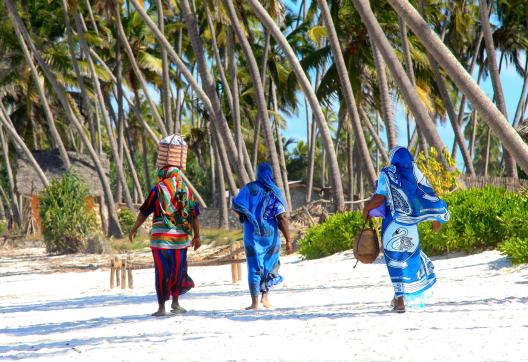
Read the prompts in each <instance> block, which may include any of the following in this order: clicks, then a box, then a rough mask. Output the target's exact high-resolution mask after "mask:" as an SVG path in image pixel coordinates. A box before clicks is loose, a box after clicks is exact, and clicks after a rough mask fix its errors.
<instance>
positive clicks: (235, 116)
mask: <svg viewBox="0 0 528 362" xmlns="http://www.w3.org/2000/svg"><path fill="white" fill-rule="evenodd" d="M234 47H235V40H234V36H233V32H232V31H231V29H230V28H228V29H227V68H228V71H229V76H230V77H231V87H230V88H231V90H232V93H231V119H232V120H233V124H234V126H235V144H236V146H237V155H238V158H239V159H242V158H243V157H244V156H243V154H242V144H243V143H244V139H243V138H242V125H241V124H240V97H239V92H238V79H237V74H236V65H235V50H234ZM220 64H221V63H220ZM228 87H229V86H228Z"/></svg>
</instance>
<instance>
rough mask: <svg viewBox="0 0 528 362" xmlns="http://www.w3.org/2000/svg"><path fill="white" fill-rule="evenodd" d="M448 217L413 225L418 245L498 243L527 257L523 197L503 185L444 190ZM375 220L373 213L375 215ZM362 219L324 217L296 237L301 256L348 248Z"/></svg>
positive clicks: (438, 248) (517, 259) (439, 249)
mask: <svg viewBox="0 0 528 362" xmlns="http://www.w3.org/2000/svg"><path fill="white" fill-rule="evenodd" d="M443 198H444V200H445V201H446V202H447V204H448V205H449V211H450V213H451V219H450V220H449V222H447V223H446V224H444V226H443V227H442V230H441V231H440V232H439V233H435V232H433V231H432V228H431V223H423V224H420V225H419V230H420V243H421V247H422V249H423V250H424V251H425V252H426V253H427V254H430V255H440V254H445V253H449V252H454V251H464V252H475V251H479V250H485V249H494V248H498V249H499V250H500V251H501V252H502V253H504V254H505V255H508V256H510V257H511V258H512V260H513V262H514V263H523V262H528V197H526V196H523V195H520V194H517V193H513V192H508V191H506V190H504V189H498V188H493V187H487V188H484V189H470V190H460V191H456V192H452V193H450V194H448V195H445V196H444V197H443ZM376 220H379V219H376ZM362 226H363V219H362V216H361V213H359V212H346V213H342V214H336V215H333V216H331V217H329V218H328V219H327V220H326V222H325V223H323V224H321V225H316V226H314V227H312V228H311V229H309V230H308V232H307V233H306V235H305V236H304V237H303V238H302V239H301V240H300V241H299V251H300V253H301V254H302V255H303V256H305V257H306V258H307V259H315V258H321V257H324V256H328V255H331V254H333V253H336V252H339V251H344V250H348V249H351V248H352V246H353V243H354V237H355V235H356V234H357V233H358V232H359V231H360V230H361V227H362Z"/></svg>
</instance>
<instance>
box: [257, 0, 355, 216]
mask: <svg viewBox="0 0 528 362" xmlns="http://www.w3.org/2000/svg"><path fill="white" fill-rule="evenodd" d="M248 3H249V5H250V6H251V8H252V9H253V11H254V13H255V14H256V15H257V17H258V18H259V19H260V20H261V21H262V22H263V23H264V25H265V26H266V28H267V29H268V30H269V31H270V33H271V35H272V36H273V38H274V39H275V41H276V42H277V43H278V44H279V46H280V47H281V49H282V50H283V51H284V53H285V56H286V58H287V59H288V61H289V63H290V65H291V67H292V70H293V72H294V73H295V76H296V78H297V79H298V81H299V83H300V85H301V88H302V90H303V93H304V94H305V96H306V97H307V98H308V100H309V102H310V106H311V107H312V111H313V113H314V115H315V119H316V120H317V123H318V126H319V130H320V132H321V138H322V142H323V145H324V147H325V150H326V152H327V154H328V159H329V166H330V177H331V182H332V187H333V197H334V206H335V208H336V210H338V211H341V210H344V208H345V197H344V193H343V184H342V182H341V172H340V170H339V164H338V162H337V157H336V154H335V149H334V146H333V142H332V137H331V136H330V130H329V128H328V124H327V123H326V119H325V117H324V115H323V112H322V110H321V107H320V105H319V101H318V100H317V97H316V95H315V92H314V90H313V88H312V87H311V85H310V81H309V80H308V77H307V76H306V74H305V73H304V70H303V68H302V67H301V64H300V62H299V60H298V59H297V56H296V55H295V52H294V51H293V49H292V48H291V46H290V44H289V43H288V41H287V40H286V38H285V36H284V34H283V33H282V31H281V30H280V29H279V27H278V26H277V24H275V22H274V21H273V19H272V18H271V17H270V16H269V14H268V12H267V11H266V9H264V7H263V6H262V5H261V4H260V2H258V0H248Z"/></svg>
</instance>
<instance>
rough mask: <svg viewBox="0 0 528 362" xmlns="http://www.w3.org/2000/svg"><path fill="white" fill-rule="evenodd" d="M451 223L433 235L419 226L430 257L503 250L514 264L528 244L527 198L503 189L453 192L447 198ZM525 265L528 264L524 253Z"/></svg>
mask: <svg viewBox="0 0 528 362" xmlns="http://www.w3.org/2000/svg"><path fill="white" fill-rule="evenodd" d="M444 200H445V201H446V202H447V204H448V206H449V211H450V213H451V219H450V220H449V221H448V222H447V223H446V224H445V225H444V226H443V228H442V231H441V232H440V233H434V232H433V231H432V230H431V226H430V224H429V223H424V224H420V225H419V229H420V237H421V245H422V248H423V250H424V251H425V252H426V253H429V254H443V253H447V252H452V251H466V252H470V251H476V250H482V249H489V248H496V247H497V246H499V245H500V249H501V250H502V251H503V252H504V253H506V254H507V255H509V256H512V258H514V261H519V260H523V259H522V258H520V255H521V254H519V253H522V250H521V251H515V252H514V251H513V250H514V248H513V245H519V246H520V247H522V245H523V243H524V245H525V246H524V248H525V249H524V250H526V243H527V242H528V198H526V197H523V196H522V195H519V194H516V193H513V192H508V191H506V190H504V189H498V188H493V187H487V188H484V189H470V190H461V191H457V192H453V193H451V194H449V195H446V196H445V197H444ZM523 255H524V261H528V253H526V252H525V254H523Z"/></svg>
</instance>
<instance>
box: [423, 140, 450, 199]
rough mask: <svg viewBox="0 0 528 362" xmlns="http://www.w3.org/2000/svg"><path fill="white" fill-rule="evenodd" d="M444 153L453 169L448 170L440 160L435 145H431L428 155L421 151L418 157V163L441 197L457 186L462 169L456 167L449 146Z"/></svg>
mask: <svg viewBox="0 0 528 362" xmlns="http://www.w3.org/2000/svg"><path fill="white" fill-rule="evenodd" d="M442 154H443V155H444V158H445V159H446V161H447V163H448V164H449V166H450V167H451V168H452V170H448V169H447V168H446V167H445V166H444V165H442V163H441V162H440V161H438V151H437V150H436V148H434V147H431V149H430V150H429V155H428V156H426V155H425V154H424V153H423V152H420V153H419V154H418V157H417V158H416V165H417V166H418V168H419V169H420V171H422V172H423V174H424V176H425V177H426V178H427V180H428V181H429V182H430V183H431V186H432V187H433V189H434V190H435V192H436V193H437V194H438V196H440V197H442V196H444V195H446V194H447V193H449V192H450V191H452V190H454V189H455V188H456V187H457V179H458V176H459V175H460V171H459V170H458V169H456V167H455V166H456V161H455V160H454V159H453V157H451V154H450V153H449V151H448V150H447V148H444V149H443V150H442Z"/></svg>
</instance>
